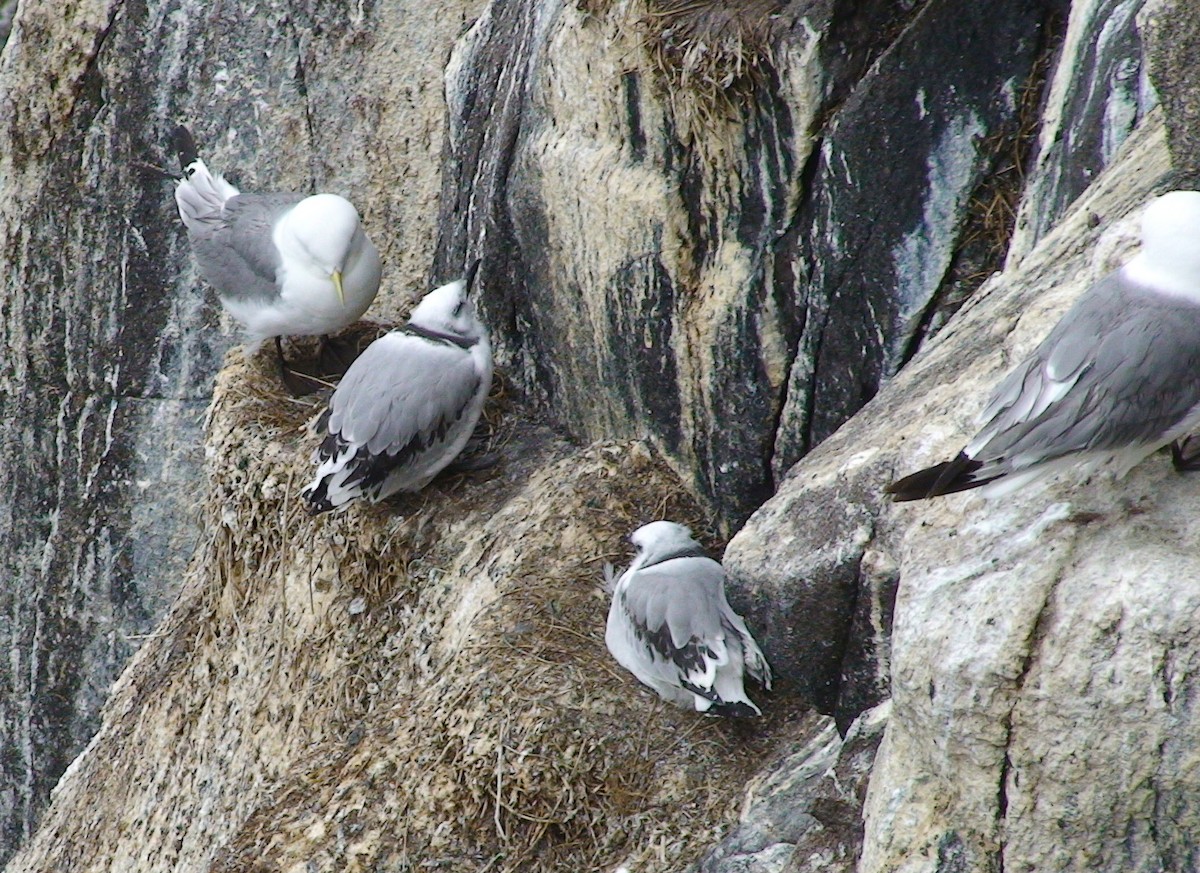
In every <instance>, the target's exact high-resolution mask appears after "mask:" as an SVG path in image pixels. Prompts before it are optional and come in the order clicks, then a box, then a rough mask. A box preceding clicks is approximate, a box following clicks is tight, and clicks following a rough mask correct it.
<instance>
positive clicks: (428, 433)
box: [329, 331, 480, 455]
mask: <svg viewBox="0 0 1200 873" xmlns="http://www.w3.org/2000/svg"><path fill="white" fill-rule="evenodd" d="M479 385H480V376H479V374H478V373H477V372H476V371H475V365H474V362H473V360H472V358H471V354H470V352H469V351H467V350H465V349H462V348H460V347H458V346H456V345H454V344H453V343H445V342H438V341H436V340H432V341H431V340H428V339H425V338H423V337H419V336H414V335H411V334H407V333H404V332H403V331H392V332H391V333H388V334H385V335H384V336H382V337H380V338H379V339H377V340H376V341H375V342H373V343H371V345H370V346H368V347H367V350H366V351H365V352H363V353H362V355H360V356H359V358H358V360H356V361H355V362H354V363H353V364H352V365H351V367H350V369H349V370H348V371H347V372H346V375H345V377H344V378H343V379H342V381H341V384H340V385H338V387H337V390H336V391H335V392H334V393H333V398H332V399H331V400H330V401H329V413H330V414H329V432H330V433H331V434H339V435H340V436H341V438H342V439H343V440H344V441H346V442H347V443H350V444H352V445H355V446H365V447H366V449H367V451H368V452H370V453H371V454H372V455H381V454H385V453H386V454H389V455H395V454H397V453H399V452H400V451H401V450H403V449H405V448H406V447H408V446H409V444H410V443H411V442H412V440H413V438H414V437H416V436H421V437H422V441H423V442H424V443H425V445H429V444H430V442H431V441H432V439H433V438H434V437H435V436H436V434H437V433H438V432H439V430H440V431H441V433H443V434H444V433H445V430H446V429H447V428H448V427H449V425H451V424H453V422H454V421H456V420H457V419H458V418H459V417H460V416H461V415H462V413H463V411H464V410H465V409H466V407H467V406H468V405H469V404H470V402H471V400H472V398H474V396H475V393H476V392H477V391H478V390H479Z"/></svg>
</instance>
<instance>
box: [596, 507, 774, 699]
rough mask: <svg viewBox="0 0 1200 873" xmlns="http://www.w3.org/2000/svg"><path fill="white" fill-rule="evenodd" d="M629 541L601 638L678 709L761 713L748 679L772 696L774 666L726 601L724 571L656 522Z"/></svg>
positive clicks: (686, 536)
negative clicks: (628, 558) (632, 549)
mask: <svg viewBox="0 0 1200 873" xmlns="http://www.w3.org/2000/svg"><path fill="white" fill-rule="evenodd" d="M629 539H630V540H631V541H632V542H633V544H634V545H635V546H636V547H637V555H636V557H635V558H634V559H633V562H632V563H631V564H630V565H629V569H628V570H626V571H625V572H624V573H622V574H621V577H620V579H618V580H617V583H616V588H615V590H614V591H613V598H612V605H611V607H610V608H609V611H608V626H607V628H606V630H605V632H604V642H605V644H606V645H607V646H608V650H609V651H610V652H611V653H612V655H613V657H614V658H616V659H617V663H619V664H620V665H621V666H622V667H624V668H625V669H626V670H628V671H629V672H630V673H632V674H633V675H634V676H635V677H637V680H638V681H639V682H641V683H642V684H643V685H647V686H649V687H650V688H652V689H654V690H655V691H657V692H658V696H659V697H661V698H662V699H663V700H667V701H670V702H671V703H675V704H678V705H679V706H682V707H685V708H689V709H695V710H696V711H697V712H704V713H709V714H712V715H727V716H749V715H762V711H761V710H759V708H758V707H757V706H755V705H754V702H753V701H752V700H750V698H749V697H747V696H746V691H745V688H744V686H743V673H749V674H750V675H751V676H752V677H753V678H755V679H757V680H758V681H759V682H760V683H761V684H762V686H763V687H764V688H766V689H767V690H768V691H769V690H770V688H771V668H770V667H769V666H768V665H767V659H766V658H765V657H763V653H762V649H760V648H759V647H758V643H756V642H755V641H754V637H752V636H751V635H750V631H749V630H748V629H747V628H746V622H745V621H743V620H742V617H741V616H740V615H738V614H737V613H736V612H734V611H733V609H731V608H730V606H729V602H728V601H727V600H726V599H725V570H724V569H722V567H721V565H720V564H718V563H717V562H716V561H714V560H713V559H712V558H710V557H708V556H707V555H706V554H705V553H704V547H703V546H701V545H700V544H699V543H698V542H696V541H695V540H694V539H692V532H691V531H690V530H688V529H687V528H686V527H684V526H683V525H681V524H675V523H674V522H670V521H655V522H651V523H650V524H647V525H643V526H642V527H639V528H638V529H637V530H635V531H634V532H633V534H632V535H631V536H630V538H629Z"/></svg>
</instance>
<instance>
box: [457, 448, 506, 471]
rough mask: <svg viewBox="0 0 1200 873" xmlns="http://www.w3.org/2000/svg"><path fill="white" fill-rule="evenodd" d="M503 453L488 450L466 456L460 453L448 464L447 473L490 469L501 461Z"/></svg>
mask: <svg viewBox="0 0 1200 873" xmlns="http://www.w3.org/2000/svg"><path fill="white" fill-rule="evenodd" d="M502 457H503V455H502V454H501V453H500V452H487V453H485V454H482V455H475V456H474V457H470V458H464V457H463V456H462V455H459V456H458V457H457V458H455V459H454V460H453V461H451V462H450V463H449V464H447V465H446V472H447V473H478V472H479V471H480V470H489V469H491V468H492V467H494V466H496V465H497V464H498V463H500V459H501V458H502Z"/></svg>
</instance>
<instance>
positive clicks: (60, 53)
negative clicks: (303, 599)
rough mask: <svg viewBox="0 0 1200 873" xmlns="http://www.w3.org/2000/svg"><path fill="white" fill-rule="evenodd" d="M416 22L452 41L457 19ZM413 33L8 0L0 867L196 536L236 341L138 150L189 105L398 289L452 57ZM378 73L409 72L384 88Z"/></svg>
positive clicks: (253, 171) (242, 173)
mask: <svg viewBox="0 0 1200 873" xmlns="http://www.w3.org/2000/svg"><path fill="white" fill-rule="evenodd" d="M12 5H13V4H11V3H10V4H4V10H10V9H11V7H12ZM414 14H415V15H416V16H417V17H418V18H419V19H420V20H421V21H422V22H424V25H423V26H424V27H425V28H427V29H426V30H425V31H423V32H424V33H425V34H426V35H427V37H429V38H433V34H436V33H441V34H444V38H443V39H442V42H441V44H442V45H443V46H445V47H447V48H448V46H449V43H450V40H451V39H452V38H453V37H454V35H455V34H456V33H457V30H458V28H459V27H460V26H461V22H462V21H463V20H464V18H465V14H464V13H463V12H462V11H461V10H458V9H446V8H442V9H441V10H440V11H438V13H437V14H436V15H435V12H434V10H432V9H431V10H428V11H421V12H418V13H414ZM0 20H3V14H0ZM410 23H411V22H410ZM368 25H370V27H369V32H368ZM405 26H406V25H405V22H403V21H399V20H395V21H389V22H388V23H387V25H386V26H379V25H378V23H377V22H373V21H372V22H368V20H367V19H366V18H364V13H363V12H362V11H361V10H360V9H358V8H357V7H355V6H354V4H345V5H344V6H338V7H337V8H334V7H332V6H331V7H328V8H326V9H325V10H324V11H322V12H319V13H318V12H311V13H310V12H308V11H305V10H302V9H296V10H286V9H283V8H282V7H279V8H275V7H272V6H270V5H264V6H259V7H257V8H256V9H255V11H253V12H249V11H247V10H246V9H245V8H243V7H239V6H238V5H237V4H232V5H231V4H217V5H213V4H207V3H202V2H183V0H181V2H171V3H165V4H159V5H156V6H154V7H153V8H149V7H147V6H145V5H144V4H141V3H137V2H116V0H113V2H99V0H92V2H84V3H80V4H76V5H75V6H73V7H72V8H71V10H70V11H69V12H64V9H63V7H62V5H61V4H59V3H54V2H37V0H30V2H23V3H22V4H21V8H20V12H19V14H18V15H17V17H16V20H15V26H14V29H13V32H12V36H11V39H10V40H9V42H8V43H7V45H6V46H5V48H4V53H3V56H2V59H0V95H3V97H2V99H0V194H2V196H0V263H3V264H4V266H5V275H6V276H7V277H8V280H7V282H6V285H5V289H6V290H5V296H4V301H3V309H2V312H0V323H2V328H0V330H3V337H4V348H5V349H6V354H5V355H4V358H3V362H2V363H0V415H2V416H3V420H4V421H6V422H8V423H9V424H8V426H6V429H5V436H4V439H3V440H2V441H0V487H2V488H3V489H4V493H5V494H6V495H9V497H7V498H6V499H5V501H3V502H2V504H0V554H3V555H4V556H5V564H4V567H5V571H6V572H5V578H6V584H5V585H4V586H3V590H2V591H0V645H2V646H3V648H4V650H5V651H6V652H9V653H11V655H10V656H9V657H6V658H5V659H3V662H2V663H0V859H3V858H4V857H7V855H8V854H9V853H11V851H12V850H13V849H14V848H15V846H16V845H17V844H19V843H20V842H22V841H23V840H24V839H26V838H28V836H29V835H30V833H31V832H32V830H33V827H34V824H35V823H36V821H37V818H38V814H39V811H40V810H41V808H42V807H43V806H44V805H45V804H46V802H47V799H48V795H49V792H50V789H51V787H52V786H53V785H54V784H55V782H56V781H57V780H58V778H59V776H60V775H61V774H62V772H63V770H64V769H65V768H66V766H67V764H68V763H69V762H70V761H71V760H72V759H73V758H74V757H75V755H76V754H77V753H78V751H79V750H80V749H81V748H82V747H83V745H84V744H85V743H86V742H87V740H88V738H89V737H91V735H92V734H93V733H94V732H95V730H96V728H97V726H98V724H99V721H98V713H99V709H100V706H101V704H102V703H103V702H104V700H105V698H106V696H107V694H108V689H109V686H110V685H111V683H112V681H113V680H114V679H115V678H116V676H117V674H118V672H119V671H120V669H121V668H122V667H123V665H124V664H125V662H126V661H127V659H128V658H129V657H130V655H131V653H132V652H133V651H135V650H136V648H137V646H138V644H139V643H140V641H141V639H142V638H143V636H144V635H146V634H148V633H150V632H151V631H152V630H153V629H154V627H155V625H156V624H157V621H158V619H159V618H160V617H161V615H162V614H163V612H164V610H165V608H166V607H167V605H168V604H169V603H170V602H171V601H172V600H173V598H174V596H175V594H176V591H177V589H178V585H179V580H180V578H181V576H182V574H183V569H184V567H185V566H186V565H187V562H188V560H189V556H190V554H191V552H192V550H193V548H194V544H195V542H196V538H197V535H198V531H197V527H196V525H197V521H200V519H198V515H197V510H196V501H195V495H196V494H197V492H198V491H199V490H200V484H201V482H202V477H201V468H200V463H201V461H202V459H203V453H204V448H203V433H202V430H201V421H202V420H203V417H204V410H205V408H206V406H207V405H208V400H209V394H210V391H211V387H212V378H213V375H214V373H215V372H216V371H217V369H218V367H219V365H220V359H221V356H222V354H223V353H224V351H225V349H226V348H227V346H228V345H229V344H230V341H231V336H230V331H229V330H228V326H226V329H225V330H224V331H222V330H220V329H219V327H218V322H217V313H216V307H215V306H214V305H213V303H212V301H211V298H210V297H209V296H208V291H207V289H205V288H203V287H202V286H201V285H200V284H199V281H198V278H197V276H196V273H195V270H194V268H193V266H192V263H191V258H190V253H189V252H188V250H187V245H186V240H184V239H183V235H182V233H181V231H180V228H179V226H178V218H177V216H176V215H175V210H174V205H173V201H172V198H171V193H170V186H169V185H168V184H166V183H164V182H162V181H159V180H156V179H155V178H154V177H153V176H149V175H147V174H145V173H143V172H141V171H138V170H136V169H135V168H134V167H132V166H131V162H133V161H146V162H150V163H160V164H161V163H163V162H165V161H166V160H167V157H166V156H165V155H164V150H165V142H166V132H167V131H168V130H169V129H170V128H171V126H172V125H173V124H175V123H176V122H177V121H179V120H187V121H189V123H191V124H192V126H193V127H194V129H195V131H196V134H197V136H198V138H199V139H200V141H201V146H202V148H203V149H204V151H205V153H206V156H208V157H211V159H212V161H213V164H214V166H216V167H217V168H219V169H222V170H226V171H228V172H229V174H230V176H231V178H232V180H233V181H235V182H236V183H238V184H242V185H244V186H245V187H246V188H247V189H250V190H253V189H254V188H255V187H258V186H262V185H271V186H273V187H276V188H278V189H284V190H286V189H289V188H291V189H295V190H313V189H315V188H323V189H325V190H337V191H341V192H343V193H346V194H348V195H350V196H351V198H352V199H354V200H355V201H356V202H357V203H358V205H359V207H360V210H361V211H363V212H364V216H365V218H366V220H367V222H368V225H369V226H371V227H372V229H373V231H374V228H375V227H381V226H386V227H387V228H388V232H387V233H386V234H379V233H377V234H376V238H377V240H379V241H381V242H385V245H382V246H381V248H383V249H384V251H385V256H387V257H388V258H389V269H388V273H389V280H390V283H391V284H390V288H394V287H396V286H397V285H399V286H400V287H402V288H403V296H405V297H407V296H408V295H409V294H410V293H411V291H410V289H411V288H414V287H419V286H420V285H421V284H422V280H421V279H420V277H421V276H423V274H424V272H425V270H426V269H427V267H428V263H429V257H430V256H429V251H430V249H431V247H432V238H433V229H434V224H435V221H436V208H435V207H433V206H431V204H433V203H435V202H436V195H437V183H436V166H435V164H434V162H433V161H432V160H427V161H425V162H424V163H419V164H417V165H416V166H415V167H409V166H408V165H407V163H406V158H407V156H408V154H409V153H416V154H420V155H426V154H428V152H429V150H430V149H433V150H435V151H436V146H437V143H439V142H440V139H441V136H440V130H441V120H442V112H443V110H442V105H441V100H440V96H439V90H438V87H437V83H438V82H439V80H440V76H441V68H442V61H443V59H444V51H445V49H442V52H443V53H442V55H441V56H440V57H439V56H438V55H437V54H436V53H435V54H429V53H426V52H411V53H408V54H405V55H404V56H403V57H401V58H396V57H394V56H393V55H392V53H391V52H390V51H386V49H387V47H388V46H390V45H391V44H392V43H393V41H394V40H395V39H396V38H397V33H398V32H401V31H404V30H405ZM434 41H435V42H436V41H437V40H436V39H435V40H434ZM268 58H269V59H270V60H269V62H267V60H266V59H268ZM379 58H387V59H388V61H389V63H388V64H387V65H385V64H384V63H383V62H382V61H380V60H378V59H379ZM48 70H49V71H52V74H49V75H48V74H47V72H46V71H48ZM380 78H387V79H388V80H389V81H391V80H392V78H395V79H396V80H397V81H403V82H406V83H408V88H409V89H410V90H409V91H407V92H405V93H394V94H392V95H391V96H390V97H389V98H388V99H387V100H386V101H385V100H384V99H383V98H382V97H379V96H378V91H376V92H375V93H373V92H372V84H373V83H375V84H377V83H378V80H379V79H380ZM393 127H395V128H402V129H404V130H406V131H407V136H408V138H407V139H404V140H403V141H401V140H398V139H396V138H393V137H391V136H390V135H388V134H387V131H388V130H389V129H391V128H393ZM351 155H352V156H353V157H352V158H351V157H350V156H351ZM381 156H383V157H385V158H386V160H387V163H385V165H384V166H385V167H386V166H387V164H390V163H394V164H395V165H396V166H395V169H394V170H393V171H391V172H388V171H386V170H384V171H382V172H380V171H379V166H378V162H379V161H380V159H381ZM394 185H400V186H403V188H404V190H405V191H406V192H407V193H408V195H409V199H408V201H407V202H406V203H404V204H401V203H397V202H394V201H393V198H392V197H391V195H390V192H391V191H392V188H393V186H394ZM405 207H411V208H412V210H413V213H412V214H409V213H404V214H402V215H399V214H398V213H400V212H401V211H402V210H403V209H405ZM414 264H419V265H420V266H419V268H417V270H416V272H414V271H413V265H414ZM390 288H389V290H390ZM399 296H400V295H397V294H395V293H394V292H392V293H388V292H385V293H384V294H383V295H382V297H383V298H384V299H385V300H386V299H388V298H389V297H399ZM397 302H398V301H397ZM392 305H395V303H393V304H392Z"/></svg>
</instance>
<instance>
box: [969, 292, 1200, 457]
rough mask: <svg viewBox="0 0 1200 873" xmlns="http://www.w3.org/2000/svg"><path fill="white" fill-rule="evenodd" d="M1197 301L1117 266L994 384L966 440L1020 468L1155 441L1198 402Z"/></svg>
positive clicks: (973, 450)
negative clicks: (1156, 289) (1147, 284)
mask: <svg viewBox="0 0 1200 873" xmlns="http://www.w3.org/2000/svg"><path fill="white" fill-rule="evenodd" d="M1198 368H1200V307H1196V306H1194V305H1189V304H1187V303H1186V302H1183V301H1180V300H1178V299H1175V298H1170V297H1166V296H1164V295H1158V294H1154V293H1153V292H1151V291H1149V290H1148V289H1146V288H1143V287H1140V286H1138V285H1135V284H1133V283H1132V282H1130V281H1128V280H1127V279H1125V278H1124V276H1123V275H1122V274H1121V273H1120V272H1117V273H1113V274H1111V275H1109V276H1107V277H1105V278H1104V279H1102V280H1101V281H1100V282H1098V283H1097V284H1096V285H1095V286H1094V287H1093V288H1091V289H1090V290H1089V291H1088V292H1087V293H1086V294H1085V295H1084V297H1082V298H1080V300H1079V301H1078V302H1077V303H1076V304H1075V306H1073V307H1072V308H1071V309H1070V310H1068V312H1067V313H1066V314H1065V315H1064V316H1063V318H1062V320H1060V321H1059V323H1058V324H1057V325H1055V327H1054V329H1053V330H1052V331H1051V332H1050V334H1049V335H1048V336H1047V337H1046V339H1044V340H1043V341H1042V343H1041V344H1040V345H1039V346H1038V347H1037V349H1035V350H1034V352H1033V354H1032V355H1031V356H1030V357H1029V358H1028V359H1027V360H1026V361H1024V362H1023V363H1022V364H1020V365H1019V366H1018V367H1017V368H1016V369H1015V370H1013V372H1011V373H1010V374H1009V375H1008V376H1007V377H1006V378H1005V379H1004V380H1003V381H1002V382H1001V383H1000V384H999V385H998V386H997V387H996V390H995V391H994V392H993V394H992V397H991V399H990V400H989V402H988V405H987V407H986V408H985V409H984V411H983V413H982V415H981V417H982V418H984V419H985V420H986V422H987V423H986V424H985V425H984V427H983V429H982V430H981V431H980V433H979V435H978V436H976V437H975V439H973V440H972V441H971V443H969V444H968V446H967V447H966V450H965V451H966V453H967V454H968V455H969V456H970V457H972V458H976V459H978V460H980V461H982V462H984V463H985V464H986V463H990V462H995V461H999V460H1007V461H1008V462H1009V463H1011V464H1014V465H1015V466H1017V467H1020V466H1026V465H1028V464H1031V463H1040V462H1042V461H1048V460H1053V459H1055V458H1058V457H1062V456H1064V455H1068V454H1071V453H1074V452H1081V451H1093V450H1099V451H1103V450H1112V449H1118V448H1122V447H1125V446H1129V445H1139V444H1149V443H1153V442H1155V441H1157V440H1159V439H1161V438H1162V437H1163V435H1164V434H1166V433H1168V432H1169V431H1170V430H1171V429H1172V427H1174V426H1176V425H1178V424H1179V423H1180V422H1181V421H1182V420H1183V418H1184V417H1185V416H1186V415H1187V413H1188V411H1189V410H1190V409H1191V408H1192V407H1194V406H1196V404H1197V403H1198V402H1200V380H1197V379H1195V378H1194V377H1193V374H1195V373H1197V372H1198Z"/></svg>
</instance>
